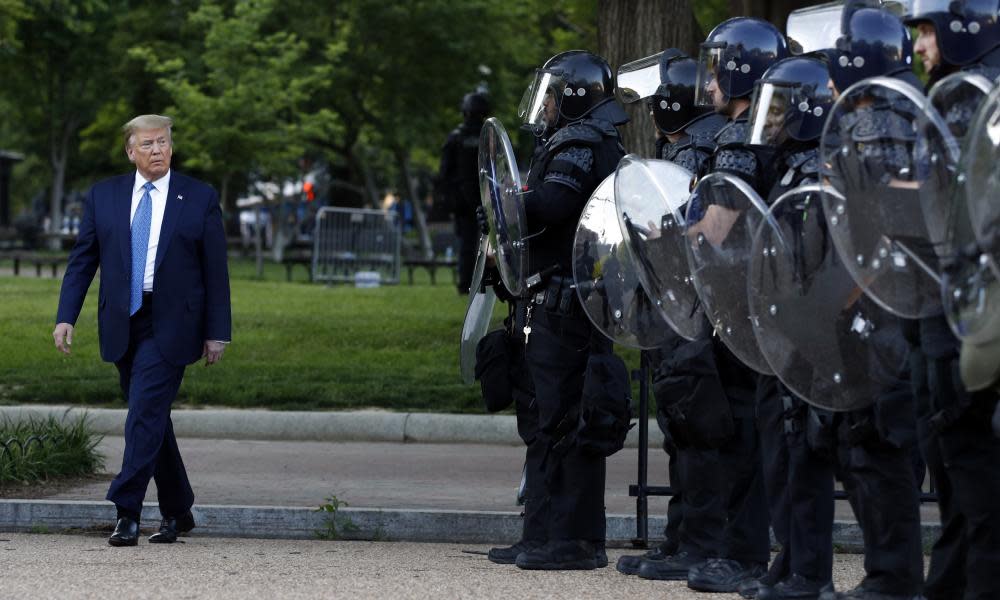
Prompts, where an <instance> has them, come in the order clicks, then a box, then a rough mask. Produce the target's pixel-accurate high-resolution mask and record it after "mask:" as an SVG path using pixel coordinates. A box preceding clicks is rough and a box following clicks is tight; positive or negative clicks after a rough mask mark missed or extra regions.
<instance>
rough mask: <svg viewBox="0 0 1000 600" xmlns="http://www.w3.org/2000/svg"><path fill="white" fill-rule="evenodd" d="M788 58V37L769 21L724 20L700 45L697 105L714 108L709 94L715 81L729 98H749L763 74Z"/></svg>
mask: <svg viewBox="0 0 1000 600" xmlns="http://www.w3.org/2000/svg"><path fill="white" fill-rule="evenodd" d="M787 56H788V43H787V42H786V40H785V36H783V35H781V32H780V31H778V29H777V28H776V27H775V26H774V25H772V24H770V23H768V22H767V21H764V20H763V19H756V18H752V17H735V18H733V19H729V20H727V21H723V22H722V23H720V24H719V25H716V27H715V29H713V30H712V33H710V34H708V38H707V39H706V40H705V42H704V43H702V44H701V51H700V55H699V58H698V89H697V94H696V102H697V103H698V104H699V105H702V106H713V103H712V96H711V94H710V93H709V92H708V86H709V85H710V84H711V82H712V81H716V83H717V85H718V87H719V90H720V91H721V92H722V93H723V94H724V95H725V96H726V98H727V99H732V98H745V97H747V96H749V95H750V94H751V93H753V84H754V82H756V81H757V80H758V79H760V77H761V75H763V74H764V71H766V70H767V69H768V67H770V66H771V65H773V64H774V63H775V62H777V61H779V60H781V59H783V58H786V57H787Z"/></svg>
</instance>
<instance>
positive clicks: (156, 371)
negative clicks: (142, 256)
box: [107, 295, 194, 517]
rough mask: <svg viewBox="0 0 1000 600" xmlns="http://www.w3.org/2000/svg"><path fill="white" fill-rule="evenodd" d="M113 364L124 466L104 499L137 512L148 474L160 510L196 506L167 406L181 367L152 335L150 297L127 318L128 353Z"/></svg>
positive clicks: (176, 513)
mask: <svg viewBox="0 0 1000 600" xmlns="http://www.w3.org/2000/svg"><path fill="white" fill-rule="evenodd" d="M115 366H116V367H118V375H119V379H120V382H121V386H122V392H123V393H124V394H125V400H126V402H127V403H128V417H127V418H126V419H125V456H124V458H123V459H122V469H121V472H120V473H118V476H117V477H115V479H114V481H112V482H111V488H110V489H109V490H108V495H107V499H108V500H110V501H111V502H114V503H115V505H116V506H117V507H118V510H119V512H122V513H126V514H131V515H133V516H138V515H139V514H140V513H141V512H142V501H143V499H144V498H145V496H146V488H147V487H149V480H150V479H151V478H152V479H154V480H155V481H156V490H157V493H158V500H159V504H160V513H161V514H162V515H164V516H170V517H174V516H179V515H182V514H184V513H185V512H187V511H188V510H189V509H190V508H191V505H192V504H194V492H192V491H191V484H190V483H189V482H188V477H187V472H186V471H185V470H184V463H183V461H181V454H180V450H179V449H178V448H177V439H176V438H175V437H174V428H173V424H172V423H171V422H170V405H171V404H172V403H173V401H174V397H176V396H177V390H178V389H179V388H180V385H181V379H182V378H183V376H184V367H177V366H174V365H172V364H169V363H168V362H167V361H165V360H164V359H163V357H162V356H161V355H160V351H159V350H158V349H157V347H156V341H155V340H154V339H153V314H152V307H151V305H150V300H149V296H148V295H145V296H144V298H143V305H142V308H141V309H139V312H137V313H136V314H135V315H134V316H133V317H132V318H131V320H130V322H129V347H128V351H127V352H126V353H125V356H123V357H122V359H121V360H120V361H118V362H117V363H115Z"/></svg>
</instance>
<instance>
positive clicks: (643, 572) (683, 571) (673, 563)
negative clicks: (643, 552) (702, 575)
mask: <svg viewBox="0 0 1000 600" xmlns="http://www.w3.org/2000/svg"><path fill="white" fill-rule="evenodd" d="M703 564H705V558H704V557H701V556H695V555H694V554H690V553H688V552H678V553H677V554H675V555H673V556H669V557H667V558H666V559H664V560H644V561H642V563H641V564H640V565H639V572H638V575H639V577H642V578H643V579H656V580H658V581H687V578H688V572H689V571H690V570H691V569H692V568H694V567H698V566H700V565H703Z"/></svg>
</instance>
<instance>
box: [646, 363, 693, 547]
mask: <svg viewBox="0 0 1000 600" xmlns="http://www.w3.org/2000/svg"><path fill="white" fill-rule="evenodd" d="M676 345H677V344H676V343H675V344H670V345H668V346H665V347H663V348H658V349H656V350H651V351H649V352H646V353H644V358H645V360H646V364H648V365H649V366H650V367H651V368H652V370H653V372H654V377H655V376H656V375H655V373H656V370H657V369H658V368H659V367H660V365H661V364H662V362H663V361H664V360H665V359H666V357H667V356H668V355H669V354H670V353H671V352H672V351H673V349H674V347H675V346H676ZM656 424H657V426H658V427H659V428H660V431H661V432H662V433H663V451H664V452H666V453H667V457H668V462H667V476H668V478H669V481H670V488H671V490H672V491H673V494H672V495H671V496H670V500H669V501H668V503H667V525H666V527H664V529H663V537H664V544H665V547H666V550H667V553H668V554H674V553H675V552H677V549H678V546H679V543H680V537H679V536H680V527H681V521H682V520H683V519H684V492H683V489H684V485H683V484H682V483H681V477H680V467H679V463H680V460H679V455H680V453H681V452H683V451H684V450H683V449H682V448H680V447H678V445H677V443H676V442H675V441H674V439H673V436H672V435H671V433H670V416H669V415H668V414H667V413H666V411H665V410H664V409H663V407H662V406H661V403H660V402H657V405H656Z"/></svg>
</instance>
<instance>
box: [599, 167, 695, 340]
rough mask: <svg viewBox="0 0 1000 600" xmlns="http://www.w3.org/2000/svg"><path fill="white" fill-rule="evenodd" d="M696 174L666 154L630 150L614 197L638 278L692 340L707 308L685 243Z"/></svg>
mask: <svg viewBox="0 0 1000 600" xmlns="http://www.w3.org/2000/svg"><path fill="white" fill-rule="evenodd" d="M693 180H694V175H692V174H691V172H690V171H688V170H687V169H685V168H683V167H680V166H678V165H675V164H674V163H672V162H668V161H663V160H650V159H644V158H639V157H638V156H635V155H631V154H630V155H628V156H626V157H625V158H623V159H622V160H621V162H619V163H618V170H617V172H616V174H615V203H616V206H617V215H618V224H619V226H620V227H621V232H622V238H623V239H624V241H625V250H626V252H627V253H628V255H629V256H630V258H631V260H632V262H633V264H635V265H636V267H637V274H638V276H639V281H640V282H641V283H642V286H643V288H644V289H645V290H646V293H647V294H649V297H650V298H651V299H652V301H653V304H654V305H655V306H656V308H657V309H658V310H659V311H660V314H661V315H662V316H663V318H664V319H665V320H666V322H667V323H668V324H669V325H670V327H671V328H672V329H673V330H674V331H675V332H676V333H677V334H678V335H680V336H681V337H683V338H685V339H688V340H693V339H696V338H697V337H698V335H699V334H700V333H701V331H702V329H703V327H702V324H703V321H704V319H703V312H702V308H701V302H700V301H699V300H698V293H697V292H696V291H695V289H694V284H693V282H692V280H691V272H690V270H689V268H688V263H687V251H686V250H685V249H684V246H685V245H686V242H685V240H684V204H685V203H686V202H687V198H688V195H689V193H690V190H691V183H692V181H693Z"/></svg>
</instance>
